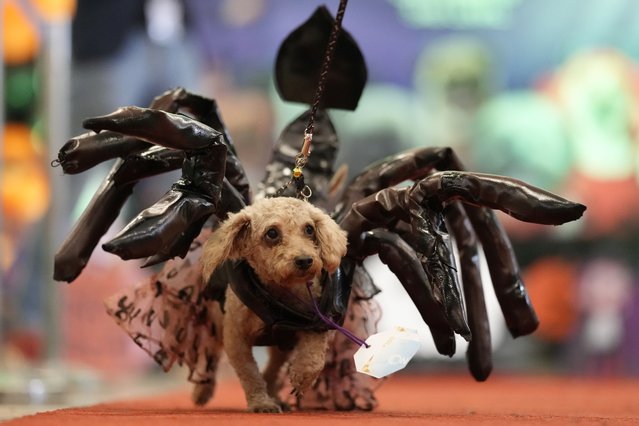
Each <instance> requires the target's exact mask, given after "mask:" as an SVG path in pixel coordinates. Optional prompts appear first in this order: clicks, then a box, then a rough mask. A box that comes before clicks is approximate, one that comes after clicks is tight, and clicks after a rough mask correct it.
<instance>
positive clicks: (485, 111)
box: [468, 92, 572, 189]
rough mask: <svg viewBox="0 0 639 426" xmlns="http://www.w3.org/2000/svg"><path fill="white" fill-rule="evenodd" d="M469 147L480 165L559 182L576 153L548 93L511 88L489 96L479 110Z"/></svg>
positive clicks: (538, 181)
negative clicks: (541, 93) (474, 131)
mask: <svg viewBox="0 0 639 426" xmlns="http://www.w3.org/2000/svg"><path fill="white" fill-rule="evenodd" d="M476 124H477V126H476V140H475V141H474V142H473V144H472V146H470V147H469V152H470V154H471V159H469V160H470V161H468V162H469V163H471V164H472V167H473V169H474V170H481V171H482V172H487V173H495V174H502V175H507V176H512V177H516V178H518V179H522V180H525V181H527V182H533V183H534V184H535V185H538V186H541V187H543V188H548V189H552V188H556V187H557V186H558V185H559V184H560V183H561V182H562V181H563V180H564V178H565V177H566V175H567V174H568V172H569V170H570V166H571V163H572V154H571V150H570V145H569V144H568V137H567V134H566V129H565V127H564V124H563V122H562V119H561V116H560V114H559V111H558V110H557V109H556V108H555V106H554V105H553V104H552V103H551V102H550V101H549V100H547V99H546V98H544V97H543V96H542V95H539V94H536V93H534V92H511V93H507V94H503V95H499V96H497V97H495V98H494V99H492V100H490V101H488V102H486V103H485V104H484V106H483V107H482V108H481V109H480V111H479V113H478V115H477V123H476Z"/></svg>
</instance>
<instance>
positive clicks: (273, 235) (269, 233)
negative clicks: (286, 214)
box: [264, 227, 280, 242]
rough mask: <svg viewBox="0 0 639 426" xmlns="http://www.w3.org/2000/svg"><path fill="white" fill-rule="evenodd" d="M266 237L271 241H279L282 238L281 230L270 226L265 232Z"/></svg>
mask: <svg viewBox="0 0 639 426" xmlns="http://www.w3.org/2000/svg"><path fill="white" fill-rule="evenodd" d="M264 238H266V240H268V241H270V242H277V241H278V240H279V239H280V231H278V229H277V228H275V227H271V228H268V229H267V230H266V233H265V234H264Z"/></svg>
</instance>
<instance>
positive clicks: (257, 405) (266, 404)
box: [248, 397, 282, 413]
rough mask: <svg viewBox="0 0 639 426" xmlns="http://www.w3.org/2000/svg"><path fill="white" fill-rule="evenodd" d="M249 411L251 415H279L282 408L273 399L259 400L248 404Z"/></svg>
mask: <svg viewBox="0 0 639 426" xmlns="http://www.w3.org/2000/svg"><path fill="white" fill-rule="evenodd" d="M248 409H249V411H252V412H253V413H281V412H282V407H281V406H280V404H279V403H278V402H277V401H275V400H274V399H273V398H270V397H268V398H259V399H255V400H253V401H250V402H249V405H248Z"/></svg>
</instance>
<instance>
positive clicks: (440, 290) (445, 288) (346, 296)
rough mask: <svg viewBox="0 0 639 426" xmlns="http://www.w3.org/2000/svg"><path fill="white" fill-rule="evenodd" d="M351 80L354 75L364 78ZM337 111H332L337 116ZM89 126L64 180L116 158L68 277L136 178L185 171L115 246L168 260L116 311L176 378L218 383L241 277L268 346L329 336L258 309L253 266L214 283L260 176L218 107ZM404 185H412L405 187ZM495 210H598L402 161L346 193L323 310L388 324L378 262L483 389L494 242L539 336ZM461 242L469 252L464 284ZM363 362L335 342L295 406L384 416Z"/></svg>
mask: <svg viewBox="0 0 639 426" xmlns="http://www.w3.org/2000/svg"><path fill="white" fill-rule="evenodd" d="M293 34H295V33H292V35H293ZM285 45H286V43H285ZM283 46H284V45H283ZM282 50H285V49H282ZM291 55H292V54H289V56H287V58H289V59H290V57H291ZM347 56H352V55H351V54H349V55H347ZM337 59H339V57H338V58H337ZM337 63H338V64H339V60H338V61H337ZM278 69H279V68H278V67H276V70H278ZM348 69H349V71H348V72H347V74H348V75H350V76H352V75H354V74H355V75H357V73H353V71H352V68H348ZM283 73H285V72H284V71H278V79H279V80H281V82H280V83H279V84H280V85H284V86H285V85H286V81H290V79H288V80H287V79H286V78H282V74H283ZM356 79H360V80H361V77H359V76H358V77H356ZM347 85H348V84H347ZM348 86H349V87H352V86H353V85H348ZM355 86H357V85H355ZM280 91H281V92H282V93H285V92H287V91H286V90H280ZM360 93H361V91H360V92H359V93H357V91H356V94H355V95H354V96H356V97H357V98H359V94H360ZM344 96H348V95H344ZM338 99H341V100H343V98H339V97H338ZM355 104H356V102H355ZM330 106H331V102H330V101H327V102H326V103H325V104H324V105H323V108H327V107H330ZM308 114H310V112H307V113H305V114H303V115H302V116H300V117H298V118H297V119H296V120H294V121H293V122H292V123H291V124H290V125H289V126H288V127H287V128H286V129H285V130H284V131H283V133H282V135H281V136H280V139H279V143H278V144H277V146H276V150H275V152H274V156H273V159H272V162H271V164H270V165H269V166H268V167H267V176H266V178H265V179H264V181H263V182H262V183H261V184H260V185H259V186H258V194H257V196H258V197H261V196H269V195H273V194H274V193H275V192H277V189H278V188H280V187H282V184H284V183H285V182H286V181H288V180H289V179H290V176H289V175H288V173H287V171H288V170H290V168H291V166H292V165H293V164H294V161H295V154H296V153H297V152H299V150H300V147H301V144H302V138H301V135H302V134H303V132H304V124H305V123H306V121H307V119H308ZM315 118H316V123H315V133H314V136H313V154H312V155H311V156H310V157H309V163H308V164H307V165H306V168H305V176H306V179H307V182H308V184H309V186H311V187H312V188H313V195H312V197H311V199H310V201H311V202H314V203H315V204H318V205H319V206H321V207H324V208H326V209H330V203H329V198H330V197H329V188H330V187H331V183H330V181H331V178H332V176H333V162H334V158H335V153H336V150H337V148H338V140H337V137H336V135H335V130H334V128H333V125H332V124H331V122H330V119H329V117H328V114H327V113H326V112H325V110H323V109H320V110H319V111H318V112H317V116H316V117H315ZM84 127H85V128H87V129H89V130H91V131H92V132H90V133H87V134H84V135H81V136H79V137H77V138H74V139H72V140H70V141H69V142H68V143H67V144H66V145H65V146H64V147H63V148H62V149H61V151H60V153H59V157H58V161H59V162H60V164H61V165H62V167H63V169H64V171H65V172H66V173H79V172H82V171H84V170H87V169H88V168H90V167H92V166H94V165H95V164H97V163H99V162H101V161H105V160H109V159H113V158H118V159H117V160H116V162H115V164H114V165H113V167H112V169H111V172H110V173H109V174H108V176H107V177H106V178H105V179H104V182H103V184H102V186H101V187H100V189H99V190H98V191H97V193H96V195H95V196H94V198H93V199H92V201H91V203H90V204H89V206H88V207H87V208H86V210H85V212H84V213H83V215H82V217H81V218H80V219H79V221H78V222H77V224H76V226H75V227H74V229H73V230H72V231H71V233H70V235H69V237H68V238H67V240H66V241H65V242H64V243H63V245H62V247H61V248H60V250H59V252H58V254H57V255H56V259H55V271H54V273H55V278H56V279H57V280H61V281H73V280H74V279H75V278H76V277H77V275H78V274H79V273H80V272H81V270H82V269H83V268H84V266H85V265H86V263H87V262H88V259H89V257H90V254H91V252H92V251H93V250H94V248H95V246H96V245H97V244H98V241H99V239H100V237H101V236H102V235H104V233H105V232H106V231H107V230H108V228H109V226H110V225H111V224H112V222H113V221H114V220H115V219H116V217H117V216H118V214H119V211H120V209H121V208H122V206H123V205H124V203H125V201H126V199H127V198H128V196H129V195H130V194H131V192H132V189H133V187H134V185H135V183H136V182H137V181H139V180H140V179H143V178H146V177H149V176H152V175H156V174H159V173H163V172H166V171H169V170H174V169H176V168H179V167H182V177H181V179H179V180H178V181H177V182H176V183H175V184H174V185H173V187H172V188H171V189H170V190H169V191H168V192H167V193H166V194H165V195H164V196H163V197H162V198H161V199H160V201H158V202H157V203H156V204H155V205H153V206H152V207H150V208H148V209H147V210H145V211H144V212H142V213H140V214H139V215H138V216H137V217H136V218H135V219H134V220H133V221H132V222H131V223H130V224H129V225H128V226H127V227H126V228H125V229H124V230H123V231H122V232H120V233H119V234H118V235H117V236H116V237H115V238H113V239H112V240H111V241H109V242H107V243H106V244H104V245H103V248H104V249H105V250H106V251H109V252H111V253H114V254H117V255H118V256H120V257H121V258H123V259H133V258H146V262H145V265H152V264H157V263H160V262H166V264H165V266H164V268H163V269H162V271H161V272H159V273H158V274H155V275H154V276H152V277H151V278H150V280H149V282H147V283H144V284H142V285H141V286H139V287H136V288H133V289H131V290H129V291H126V292H125V293H124V294H120V295H117V296H115V297H114V299H112V300H111V301H109V302H108V303H107V305H108V307H109V312H110V314H111V315H112V316H113V317H114V318H115V319H116V320H117V321H118V323H119V324H120V325H121V326H123V327H124V328H125V329H126V331H127V332H129V334H130V335H131V336H132V338H133V339H134V340H135V341H136V343H138V344H139V345H140V346H142V347H143V348H144V349H146V350H147V351H149V353H151V354H152V355H153V357H154V358H155V360H156V361H157V362H159V363H160V364H161V365H162V366H163V367H164V368H165V369H168V368H170V367H171V365H172V363H173V362H175V361H178V362H181V363H182V362H183V363H185V364H187V365H188V366H189V368H190V370H191V374H190V379H191V380H192V381H195V382H199V383H206V382H207V381H211V380H214V377H212V376H211V372H212V371H213V372H214V371H215V366H216V364H217V362H218V360H217V359H216V358H214V357H212V356H211V355H210V353H211V351H210V350H208V348H209V347H210V345H216V344H219V341H217V340H216V339H217V338H216V336H215V335H214V329H215V327H214V324H212V323H211V321H212V319H211V316H210V315H209V309H208V307H207V306H208V304H209V303H216V302H223V300H222V297H221V295H222V294H223V292H224V290H225V288H226V287H225V285H226V282H228V274H233V278H234V281H236V282H240V283H243V285H241V288H238V289H234V291H235V292H236V293H237V294H238V296H239V297H240V298H242V297H244V298H245V299H246V300H247V301H249V302H245V304H246V305H247V306H249V307H250V306H251V303H253V305H254V306H255V307H254V310H255V312H256V314H258V316H260V317H261V319H262V320H263V321H264V322H265V324H266V326H267V329H266V330H265V336H266V338H265V342H264V343H268V344H276V345H279V346H286V338H285V337H282V336H286V335H287V333H286V331H287V330H297V329H304V330H308V329H311V330H313V329H321V328H323V327H325V325H324V323H322V322H320V321H317V318H316V317H315V316H313V314H312V313H310V314H309V313H300V312H298V311H295V310H290V309H288V310H287V309H286V306H285V305H286V304H284V306H279V308H277V309H276V308H274V309H271V310H265V311H264V312H263V313H260V312H258V311H259V310H260V309H259V308H258V306H264V305H268V304H269V303H275V304H277V303H276V302H274V301H272V300H271V301H268V303H266V302H265V301H266V300H267V299H265V297H268V295H266V296H264V295H260V294H259V292H258V291H257V290H256V289H259V282H257V283H256V282H255V281H254V280H253V278H252V277H251V274H250V271H248V270H247V267H246V266H245V265H242V264H239V265H238V264H228V265H225V267H224V268H220V269H223V270H220V271H219V273H216V274H214V276H213V278H212V280H211V281H210V282H204V281H203V279H202V277H201V276H200V273H199V266H198V257H199V254H200V251H201V245H202V243H203V241H204V240H205V239H206V238H207V237H208V235H209V234H210V233H211V232H215V229H216V227H217V224H218V223H219V221H221V220H224V219H225V217H226V216H227V214H228V213H229V212H236V211H239V210H240V209H242V208H243V207H244V206H245V205H247V204H249V203H250V202H251V196H250V191H249V186H248V182H247V179H246V175H245V173H244V171H243V169H242V166H241V162H240V160H239V159H238V157H237V155H236V152H235V149H234V146H233V143H232V141H231V138H230V137H229V135H228V132H227V131H226V129H225V127H224V125H223V123H222V120H221V119H220V116H219V114H218V112H217V107H216V105H215V102H214V101H213V100H211V99H207V98H204V97H202V96H198V95H194V94H191V93H188V92H186V91H185V90H183V89H175V90H171V91H168V92H166V93H164V94H163V95H161V96H158V97H157V98H156V99H155V100H154V101H153V102H152V104H151V105H150V107H149V108H138V107H125V108H121V109H119V110H117V111H115V112H114V113H112V114H109V115H107V116H103V117H97V118H92V119H88V120H86V121H85V122H84ZM404 182H412V184H410V185H408V186H402V187H398V186H397V185H398V184H401V183H404ZM291 191H293V189H292V188H287V189H286V190H285V191H283V192H284V193H283V194H279V195H283V196H286V195H295V192H294V191H293V192H291ZM492 209H499V210H502V211H504V212H505V213H507V214H509V215H511V216H513V217H515V218H517V219H519V220H523V221H528V222H535V223H541V224H552V225H559V224H562V223H565V222H567V221H571V220H576V219H578V218H579V217H580V216H581V215H582V213H583V211H584V210H585V207H584V206H583V205H580V204H577V203H573V202H570V201H568V200H565V199H563V198H561V197H558V196H556V195H554V194H551V193H548V192H546V191H543V190H541V189H538V188H535V187H533V186H531V185H528V184H526V183H524V182H521V181H518V180H515V179H511V178H507V177H503V176H493V175H486V174H480V173H472V172H467V171H464V170H463V167H462V164H461V162H460V161H459V159H458V158H457V157H456V156H455V154H454V152H453V151H452V150H451V149H449V148H421V149H416V150H412V151H409V152H404V153H400V154H397V155H395V156H392V157H390V158H386V159H383V160H381V161H380V162H379V163H376V164H374V165H372V166H370V167H369V168H367V169H365V170H363V171H362V172H361V173H360V174H359V175H358V176H357V177H355V178H354V179H353V180H352V181H351V183H349V184H348V185H347V186H346V187H345V188H344V190H343V192H342V194H341V196H340V197H339V199H338V202H337V203H336V206H335V208H334V210H333V214H332V216H333V218H334V220H335V221H336V222H337V223H338V224H339V225H340V226H341V227H342V228H343V229H344V230H345V231H346V232H347V233H348V253H347V255H346V256H345V257H344V258H343V259H342V263H341V266H340V268H339V269H338V272H337V273H336V274H335V275H334V276H333V277H328V278H327V279H328V281H327V283H328V284H326V285H325V288H324V289H325V291H324V293H323V295H322V299H321V301H322V303H321V306H322V309H323V310H324V313H325V314H328V315H329V316H330V317H331V318H332V320H333V321H335V322H336V323H339V324H342V323H343V324H344V326H345V327H346V328H349V329H351V331H353V332H354V333H355V334H361V337H365V336H366V335H368V334H370V333H373V332H375V320H376V318H378V316H379V311H378V308H377V305H376V303H375V301H374V300H373V299H372V297H373V296H374V295H375V294H376V293H377V291H378V290H377V289H376V287H375V286H374V284H373V282H372V279H371V277H370V276H369V275H368V273H367V272H366V270H365V269H364V268H363V267H362V266H361V263H362V261H363V260H364V259H365V258H366V257H368V256H371V255H375V254H377V255H379V257H380V259H381V260H382V262H384V263H385V264H387V265H388V267H389V268H390V270H391V271H392V272H393V273H394V274H395V275H396V276H397V277H398V279H399V281H400V282H401V283H402V285H403V286H404V287H405V289H406V290H407V293H408V295H409V296H410V297H411V299H412V301H413V302H414V304H415V306H416V307H417V309H418V310H419V312H420V314H421V316H422V318H423V319H424V321H425V322H426V324H427V325H428V326H429V328H430V331H431V333H432V336H433V340H434V342H435V345H436V347H437V350H438V351H439V352H440V353H441V354H444V355H448V356H452V355H453V354H454V353H455V338H454V335H455V334H459V335H461V336H462V337H464V338H465V339H466V340H468V341H469V346H468V352H467V357H468V362H469V367H470V371H471V373H472V375H473V376H474V377H475V378H476V379H477V380H485V379H486V378H487V377H488V375H489V374H490V371H491V369H492V361H491V345H490V330H489V326H488V319H487V314H486V308H485V303H484V299H483V290H482V283H481V279H480V274H479V255H478V247H479V245H480V244H481V246H482V247H483V250H484V253H485V256H486V260H487V263H488V266H489V270H490V275H491V279H492V283H493V287H494V289H495V293H496V295H497V299H498V301H499V303H500V306H501V309H502V311H503V313H504V317H505V320H506V323H507V326H508V329H509V330H510V332H511V334H512V335H513V336H514V337H517V336H521V335H525V334H529V333H531V332H533V331H534V330H535V328H536V327H537V324H538V322H537V318H536V315H535V313H534V311H533V309H532V306H531V304H530V301H529V299H528V296H527V293H526V290H525V287H524V286H523V283H522V281H521V279H520V274H519V270H518V266H517V262H516V259H515V257H514V254H513V251H512V248H511V245H510V242H509V240H508V237H507V236H506V234H505V232H504V231H503V229H502V228H501V226H500V224H499V222H498V221H497V219H496V218H495V215H494V212H493V211H492ZM451 237H452V239H453V240H454V241H455V244H456V247H457V252H458V255H459V264H460V266H461V270H460V271H459V277H461V284H462V285H461V286H460V280H459V277H458V272H457V271H456V270H455V268H454V265H455V258H454V251H453V249H452V243H451ZM174 257H178V259H173V258H174ZM225 277H226V278H225ZM460 289H463V290H462V291H463V292H464V297H463V298H462V296H461V294H460ZM464 299H465V304H464V302H463V300H464ZM278 309H279V310H278ZM273 312H276V313H275V314H273ZM268 337H270V339H269V338H268ZM356 349H357V345H355V344H353V343H352V342H350V341H349V340H347V339H345V338H344V337H343V336H340V335H337V336H336V338H335V341H334V342H333V344H332V346H331V347H330V348H329V352H330V353H329V354H328V356H327V364H326V368H325V370H324V372H323V373H322V375H321V377H320V379H319V380H318V382H317V383H316V384H315V386H314V387H313V389H312V391H311V392H308V393H307V394H305V395H304V397H303V399H302V400H300V401H297V402H298V403H300V405H301V406H302V407H314V408H319V407H321V408H332V409H342V410H348V409H372V408H374V407H375V406H376V400H375V398H374V394H373V391H372V387H373V384H372V382H371V381H372V379H369V378H368V377H363V376H361V375H358V374H357V373H356V372H355V369H354V366H353V361H352V354H353V353H354V352H355V350H356Z"/></svg>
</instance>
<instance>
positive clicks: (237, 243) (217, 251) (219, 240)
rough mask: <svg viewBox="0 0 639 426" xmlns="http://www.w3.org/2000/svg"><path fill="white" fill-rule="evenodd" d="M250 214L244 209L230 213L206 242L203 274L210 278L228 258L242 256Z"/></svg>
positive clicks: (203, 255)
mask: <svg viewBox="0 0 639 426" xmlns="http://www.w3.org/2000/svg"><path fill="white" fill-rule="evenodd" d="M250 226H251V218H250V216H249V215H248V214H247V213H246V212H243V211H240V212H239V213H235V214H231V215H229V218H228V219H227V220H225V221H224V222H223V223H222V225H220V227H219V228H218V229H216V230H215V231H213V235H212V236H211V238H209V239H208V241H207V242H206V243H205V244H204V253H203V254H202V260H201V261H202V274H203V275H204V278H205V279H208V278H209V277H210V276H211V274H212V273H213V272H214V271H215V269H216V268H217V267H218V266H220V265H221V264H222V263H223V262H224V261H225V260H227V259H239V258H240V257H242V252H243V250H242V247H243V245H244V238H245V237H246V235H247V233H248V230H249V227H250Z"/></svg>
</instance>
